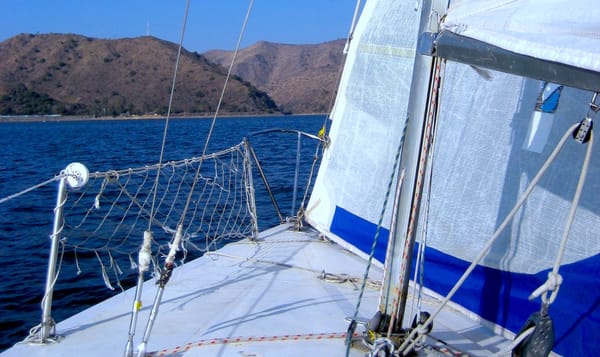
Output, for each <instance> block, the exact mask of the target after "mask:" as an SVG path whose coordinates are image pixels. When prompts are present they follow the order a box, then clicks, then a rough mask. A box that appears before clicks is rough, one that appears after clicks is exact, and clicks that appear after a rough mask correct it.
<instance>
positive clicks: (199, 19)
mask: <svg viewBox="0 0 600 357" xmlns="http://www.w3.org/2000/svg"><path fill="white" fill-rule="evenodd" d="M185 3H186V1H185V0H2V1H0V14H1V15H0V19H1V25H0V41H4V40H6V39H8V38H10V37H12V36H15V35H17V34H19V33H34V34H35V33H76V34H80V35H84V36H89V37H97V38H123V37H138V36H143V35H145V34H146V33H148V32H149V33H150V35H152V36H155V37H158V38H161V39H165V40H168V41H172V42H179V37H180V32H181V24H182V19H183V14H184V10H185ZM249 3H250V0H192V2H191V5H190V13H189V16H188V22H187V27H186V35H185V40H184V47H185V48H186V49H188V50H190V51H197V52H200V53H202V52H205V51H207V50H210V49H225V50H232V49H233V48H234V47H235V44H236V41H237V38H238V35H239V32H240V29H241V26H242V22H243V19H244V17H245V15H246V11H247V8H248V4H249ZM355 3H356V2H355V0H254V6H253V10H252V13H251V16H250V20H249V23H248V26H247V30H246V32H245V35H244V40H243V41H242V47H247V46H249V45H251V44H253V43H255V42H257V41H260V40H265V41H271V42H280V43H293V44H307V43H321V42H326V41H330V40H335V39H338V38H345V37H346V35H347V33H348V29H349V27H350V24H351V21H352V15H353V13H354V7H355Z"/></svg>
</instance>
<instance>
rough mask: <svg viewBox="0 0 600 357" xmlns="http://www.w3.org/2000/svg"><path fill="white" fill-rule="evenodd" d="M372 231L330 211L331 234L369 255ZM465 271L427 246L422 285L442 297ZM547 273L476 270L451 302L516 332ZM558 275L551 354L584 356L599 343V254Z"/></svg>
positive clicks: (381, 253)
mask: <svg viewBox="0 0 600 357" xmlns="http://www.w3.org/2000/svg"><path fill="white" fill-rule="evenodd" d="M376 229H377V225H376V224H374V223H371V222H369V221H367V220H365V219H363V218H360V217H358V216H357V215H355V214H352V213H351V212H349V211H347V210H345V209H343V208H341V207H336V210H335V213H334V216H333V221H332V223H331V227H330V230H331V232H333V233H335V234H336V235H338V236H339V237H341V238H343V239H344V240H346V241H347V242H348V243H350V244H352V245H353V246H355V247H357V248H358V249H360V250H361V251H363V252H365V253H366V254H369V253H370V251H371V245H372V243H373V237H374V235H375V230H376ZM388 236H389V230H387V229H383V228H382V230H381V232H380V236H379V239H378V241H377V246H376V249H375V258H376V259H377V260H379V261H382V262H383V259H385V249H386V245H387V240H388ZM415 252H417V247H415ZM415 254H416V253H415ZM414 261H416V256H415V259H413V262H414ZM468 266H469V262H466V261H464V260H461V259H458V258H456V257H452V256H450V255H447V254H444V253H442V252H440V251H438V250H436V249H433V248H429V247H428V248H426V252H425V274H424V278H425V286H427V287H428V288H430V289H432V290H434V291H436V292H437V293H439V294H441V295H446V294H447V293H448V292H449V291H450V289H452V287H453V285H454V283H455V282H456V281H457V280H458V279H459V278H460V277H461V276H462V274H463V273H464V271H465V270H466V269H467V267H468ZM413 269H414V266H413ZM548 271H550V269H548V270H544V271H542V272H539V273H537V274H533V275H530V274H520V273H512V272H508V271H502V270H499V269H493V268H487V267H483V266H477V267H476V268H475V269H474V270H473V272H472V273H471V275H470V276H469V278H468V279H467V280H466V281H465V284H464V285H463V286H462V287H461V288H460V289H459V290H458V292H457V294H456V295H455V296H454V298H453V299H452V300H453V301H454V302H456V303H458V304H459V305H461V306H464V307H465V308H467V309H468V310H470V311H473V312H475V313H477V314H478V315H480V316H481V317H483V318H485V319H486V320H488V321H492V322H494V323H496V324H498V325H500V326H503V327H505V328H508V329H509V330H511V331H513V332H515V333H516V332H518V331H519V330H520V329H521V327H522V325H523V324H524V323H525V321H526V320H527V318H528V317H529V315H531V313H533V312H535V311H539V309H540V298H537V299H536V300H534V301H533V302H531V301H529V300H528V297H529V294H531V292H532V291H534V290H535V289H537V288H538V287H539V286H540V285H542V284H543V283H544V282H545V281H546V279H547V276H548ZM560 274H561V275H562V276H563V283H562V286H561V287H560V291H559V292H558V296H557V298H556V301H555V302H554V303H553V304H552V305H551V306H550V310H549V313H550V316H551V317H552V319H553V321H554V331H555V338H556V341H555V347H554V349H553V350H554V351H555V352H557V353H559V354H561V355H565V356H586V355H589V353H590V352H591V351H589V350H586V349H585V346H588V348H589V346H591V345H592V344H594V343H596V341H600V289H598V281H599V280H600V254H599V255H596V256H594V257H591V258H588V259H584V260H581V261H579V262H577V263H573V264H566V265H563V266H561V268H560ZM434 323H435V322H434Z"/></svg>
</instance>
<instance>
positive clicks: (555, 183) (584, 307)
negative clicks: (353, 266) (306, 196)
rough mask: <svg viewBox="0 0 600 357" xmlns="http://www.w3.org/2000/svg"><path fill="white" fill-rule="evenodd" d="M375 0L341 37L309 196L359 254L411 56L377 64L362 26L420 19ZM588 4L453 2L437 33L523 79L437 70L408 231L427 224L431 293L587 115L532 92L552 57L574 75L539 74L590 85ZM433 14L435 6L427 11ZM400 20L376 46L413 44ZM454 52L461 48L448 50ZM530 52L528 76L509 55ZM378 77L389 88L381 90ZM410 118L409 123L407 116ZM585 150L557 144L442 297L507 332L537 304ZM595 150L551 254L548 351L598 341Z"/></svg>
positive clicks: (401, 110)
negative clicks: (426, 148)
mask: <svg viewBox="0 0 600 357" xmlns="http://www.w3.org/2000/svg"><path fill="white" fill-rule="evenodd" d="M382 3H384V1H380V2H376V4H374V3H373V2H371V3H370V4H368V5H367V7H366V8H365V11H364V14H363V20H365V18H370V19H371V24H370V25H367V24H364V23H360V24H359V27H358V28H357V31H356V36H355V38H354V41H353V43H352V45H351V47H350V53H349V55H348V59H347V63H346V71H345V75H344V77H343V81H342V85H341V87H340V88H341V89H340V92H339V94H338V100H337V102H336V106H335V110H334V112H333V116H332V120H333V123H332V128H331V146H330V148H329V149H328V150H327V151H326V152H325V156H324V158H323V164H322V167H321V170H320V172H319V177H318V179H317V182H316V184H315V189H314V191H313V195H312V198H311V201H310V203H309V205H308V220H309V222H310V223H312V224H314V225H315V226H317V227H318V228H319V229H320V230H322V231H323V232H325V233H327V234H328V235H329V236H330V237H333V238H334V239H337V240H341V241H345V242H346V244H348V245H352V246H354V247H356V248H357V250H359V251H362V252H363V253H364V254H369V251H370V249H371V243H372V241H373V237H374V233H375V226H376V224H377V222H378V220H379V218H380V217H379V215H380V211H381V207H382V204H383V203H382V202H383V200H384V198H385V195H386V190H387V189H388V183H389V175H390V174H391V167H392V164H393V161H394V157H395V153H396V149H397V147H398V143H399V142H400V140H401V138H402V136H403V129H404V125H405V122H404V118H405V117H406V112H407V98H408V97H407V92H408V91H409V89H410V87H411V83H410V81H411V79H410V78H411V73H412V67H411V66H412V63H413V60H412V59H411V58H402V59H400V58H398V57H394V58H393V62H392V61H391V59H392V57H386V56H380V57H379V58H378V59H377V60H375V58H376V56H375V55H374V54H372V53H366V51H364V49H365V48H367V49H371V48H381V47H377V46H372V45H371V44H372V43H373V42H375V43H379V42H377V41H381V40H380V38H378V37H376V36H375V35H374V34H373V33H372V32H371V31H374V30H375V29H377V30H381V29H382V28H383V27H384V25H385V24H386V23H387V22H386V21H385V20H381V19H378V18H377V16H378V14H379V16H382V19H389V17H391V16H393V14H396V13H398V14H401V15H402V16H409V15H411V17H410V18H411V19H412V20H411V21H414V28H417V17H418V16H417V13H412V14H411V12H410V11H409V10H410V9H409V8H410V6H409V5H407V4H405V5H402V4H397V3H392V2H390V3H388V4H387V5H389V6H390V7H391V8H392V9H393V10H391V11H390V10H389V9H388V10H385V11H383V10H382V12H381V13H378V11H377V10H379V9H380V8H379V6H381V5H382ZM401 7H404V10H403V11H400V8H401ZM597 8H598V7H597V6H594V4H592V3H591V2H590V1H583V0H578V1H575V2H569V3H564V2H557V1H550V2H547V1H543V2H542V1H455V2H452V3H451V6H450V9H449V11H448V14H447V16H446V18H445V20H444V21H443V22H442V27H441V28H442V30H445V31H451V32H454V33H455V34H457V35H459V36H461V38H462V37H463V36H466V37H468V38H472V39H475V40H477V41H480V42H481V43H483V44H484V45H486V46H488V45H489V46H496V47H499V48H500V49H503V50H506V51H507V52H506V53H504V54H502V55H503V56H505V57H502V58H501V63H491V68H495V69H500V70H502V71H505V70H506V71H509V72H510V71H512V70H513V68H512V67H517V68H518V70H517V71H516V72H514V73H517V74H520V75H523V74H524V75H525V77H521V76H517V75H514V74H506V73H502V72H496V71H493V70H488V69H486V68H480V67H477V66H473V65H465V64H459V63H456V62H452V61H448V63H447V65H446V66H445V70H444V75H443V86H442V91H441V107H440V108H439V119H438V126H437V128H436V139H435V152H434V160H433V164H432V165H433V166H432V170H433V171H432V172H433V173H432V182H431V189H430V190H429V192H426V194H428V196H426V197H427V200H428V202H427V204H425V203H423V204H422V206H423V207H425V208H428V211H427V213H428V215H427V216H425V215H424V212H423V211H422V212H421V220H420V228H419V230H418V231H424V232H425V235H423V236H420V237H419V239H421V240H424V237H426V238H427V243H426V244H427V249H426V253H425V255H426V260H425V264H424V266H425V285H426V286H427V287H429V288H431V289H433V290H435V291H436V292H438V293H440V294H442V295H444V294H446V293H448V291H450V289H451V288H452V286H453V284H454V283H455V282H456V281H457V280H458V279H459V278H460V276H461V275H462V274H463V272H464V271H465V270H466V269H467V267H468V265H469V264H470V262H471V261H473V260H474V259H475V257H476V256H477V255H478V254H479V252H480V251H481V250H482V249H483V248H484V246H485V244H486V242H487V241H488V239H490V238H491V237H492V235H493V234H494V232H495V230H496V229H497V228H498V226H499V225H500V223H501V222H502V221H503V219H504V218H505V216H506V215H507V214H508V213H509V211H510V210H511V209H512V207H513V206H514V204H515V203H516V202H517V200H518V198H519V196H520V195H521V194H522V193H523V192H524V190H525V188H526V186H527V185H528V184H529V183H530V182H531V180H532V179H533V177H534V176H535V174H536V173H537V172H538V170H539V169H540V168H541V166H542V164H543V163H544V161H545V160H546V159H547V158H548V156H549V154H550V152H552V150H553V149H554V147H555V146H556V145H557V144H558V141H559V140H560V138H561V137H562V136H563V134H564V132H565V130H567V128H569V127H571V126H572V125H573V124H576V123H578V122H579V121H580V120H581V119H583V117H585V116H586V115H587V114H588V111H589V105H588V103H589V101H590V99H591V97H592V94H591V93H590V92H587V91H585V90H580V89H574V88H568V87H565V88H564V89H563V88H562V86H560V88H561V90H560V91H559V92H558V94H557V95H556V96H555V97H554V98H553V100H556V103H554V105H553V108H552V109H551V110H548V111H546V112H540V108H539V105H540V103H539V100H540V98H544V99H546V97H545V96H544V94H543V91H544V88H546V86H545V85H544V83H543V82H540V81H539V80H536V79H543V76H545V75H547V74H548V73H550V74H553V72H554V69H553V66H554V65H555V64H558V65H559V66H561V68H560V71H563V70H565V69H566V70H567V71H571V70H575V72H576V76H571V75H570V74H571V72H562V73H563V74H561V73H559V75H558V76H557V77H551V79H554V78H558V79H567V80H568V81H569V82H568V84H570V85H573V86H575V87H577V84H578V83H577V82H578V81H579V80H582V81H584V82H585V84H582V86H581V88H587V89H591V88H594V89H595V90H597V89H596V88H598V87H597V84H594V82H595V81H594V80H590V79H589V78H585V76H586V75H587V74H590V75H591V76H597V75H598V73H597V72H598V71H600V43H599V40H600V38H599V37H598V35H597V34H598V33H600V22H598V20H597V19H598V18H600V16H599V15H598V10H597ZM435 15H438V16H440V14H432V15H431V16H435ZM440 17H441V16H440ZM399 28H402V29H404V28H406V27H401V25H398V24H395V30H393V31H392V32H393V33H394V35H395V37H393V36H392V37H391V38H390V42H389V43H388V45H387V46H394V48H398V49H400V48H402V49H403V50H402V51H400V53H402V54H407V55H408V54H409V53H410V49H412V48H414V46H415V42H414V35H415V34H414V33H412V32H411V31H408V32H405V31H404V30H402V31H399V30H398V29H399ZM431 31H433V32H435V31H436V29H432V30H431ZM369 41H370V42H369ZM440 42H442V41H440ZM453 50H454V49H453ZM484 51H485V50H484ZM391 52H393V51H388V53H391ZM475 53H476V52H475ZM486 53H487V54H486ZM513 55H514V56H522V57H515V58H516V59H515V60H514V61H515V62H513V63H511V60H512V59H511V58H512V56H513ZM523 56H524V57H523ZM409 57H410V56H409ZM467 57H468V56H467ZM474 57H475V59H476V60H477V61H481V60H483V61H484V62H485V61H488V60H489V62H493V60H495V58H492V57H493V55H491V54H489V52H482V53H481V54H477V53H476V54H475V56H474ZM477 57H479V58H477ZM455 58H461V57H460V55H457V57H452V58H451V59H455ZM490 58H491V59H490ZM506 58H508V60H505V59H506ZM528 58H534V59H535V60H539V61H542V62H540V63H542V64H543V66H544V68H543V69H542V70H541V71H540V72H537V70H538V69H537V68H534V67H535V66H537V62H531V63H534V64H533V65H531V64H530V63H528V64H526V65H524V66H521V67H520V64H519V61H521V60H523V59H525V60H528ZM387 59H390V61H387ZM502 61H503V62H502ZM476 63H477V64H479V63H480V62H476ZM514 63H516V65H515V64H514ZM546 63H548V66H547V67H546ZM377 66H381V67H377ZM529 69H532V70H534V72H535V73H532V74H531V77H533V78H536V79H531V78H527V73H526V72H527V71H528V70H529ZM564 73H567V74H566V75H565V74H564ZM423 81H424V82H426V81H427V78H423ZM386 82H387V84H384V83H386ZM590 83H591V84H590ZM384 85H385V86H388V89H386V90H384V89H383V87H382V86H384ZM550 87H551V88H555V89H556V88H558V87H559V86H555V85H552V86H550ZM536 106H537V107H536ZM415 119H416V120H420V118H411V120H415ZM541 120H545V122H543V123H541V122H540V121H541ZM585 150H586V147H585V146H582V145H580V144H575V143H567V145H566V147H565V148H564V149H563V150H562V151H561V153H560V155H559V157H558V158H557V159H556V161H555V162H554V163H553V164H552V166H551V168H550V169H549V171H548V172H547V173H546V174H545V176H544V177H543V179H542V180H541V181H540V184H539V185H538V187H537V188H536V189H534V191H533V193H532V194H531V196H530V197H529V199H528V200H527V201H526V203H525V205H524V207H523V208H521V210H519V211H518V214H517V216H516V218H515V219H514V220H513V221H512V222H511V224H510V225H509V227H508V228H507V230H506V231H505V232H504V233H503V235H501V236H500V238H499V239H498V240H497V241H496V242H495V243H494V244H493V245H492V248H491V250H490V251H489V253H487V255H486V256H485V257H484V259H483V260H482V262H481V263H480V264H479V265H478V266H477V267H476V268H475V270H474V272H473V274H472V276H471V277H470V278H469V279H467V281H466V283H465V286H463V287H462V288H461V289H460V290H459V291H458V293H457V294H456V295H455V296H454V298H453V301H455V302H457V303H459V304H461V305H462V306H464V307H466V308H467V309H468V310H470V311H472V312H474V313H475V315H477V316H479V317H480V318H481V319H483V320H488V321H491V322H492V323H494V324H496V325H498V326H500V327H502V328H505V329H507V330H510V331H512V332H513V333H517V332H518V331H519V329H520V328H521V327H522V326H523V324H524V323H525V321H526V320H527V318H528V316H529V315H530V314H531V313H533V312H535V311H539V310H540V302H539V298H538V299H537V300H534V301H529V300H528V296H529V295H530V294H531V293H532V292H533V291H534V290H535V289H537V288H538V287H539V286H540V285H542V284H543V283H544V282H545V281H546V279H547V274H548V272H549V271H551V270H552V267H553V265H554V264H555V261H556V260H557V257H558V255H559V253H558V252H559V248H560V247H559V246H560V240H561V234H562V232H563V230H564V227H565V225H566V220H567V219H568V213H569V209H570V205H571V201H572V199H573V194H574V191H575V187H576V184H577V181H578V179H579V170H580V167H581V165H582V161H583V157H584V154H585ZM598 153H599V149H598V148H597V147H596V148H595V149H594V152H593V154H592V157H593V159H592V163H591V169H590V173H589V174H588V175H589V178H588V181H587V182H586V186H585V189H584V192H583V196H582V197H583V198H582V200H581V202H580V204H579V208H578V210H577V214H576V216H575V218H574V222H573V225H572V229H571V231H570V239H569V241H568V244H567V249H566V252H565V254H564V256H563V257H562V261H561V263H562V267H561V269H560V273H561V275H562V276H563V278H564V282H563V287H562V288H561V289H560V291H559V293H558V298H557V300H556V301H555V302H554V303H553V304H552V306H551V308H550V314H551V316H553V317H554V321H555V329H556V344H555V349H554V350H555V351H556V352H558V353H560V354H567V355H569V354H572V353H575V354H576V355H583V354H586V353H588V352H589V351H590V345H589V343H588V342H582V341H588V340H589V341H596V340H598V339H600V335H599V332H597V331H600V324H598V323H597V321H600V312H598V310H599V309H598V301H600V286H599V285H598V282H597V272H598V271H600V243H598V240H597V239H596V233H595V230H596V228H595V227H598V226H599V225H600V204H599V203H598V202H597V200H594V198H593V197H594V193H595V192H598V190H599V189H600V187H599V186H600V183H599V182H598V180H595V179H594V177H595V175H594V173H597V172H599V171H600V161H598V158H597V157H598ZM426 191H427V189H426ZM403 194H405V193H403ZM400 210H401V211H402V210H404V212H401V213H400V215H402V214H408V211H409V209H407V207H401V208H400ZM390 213H391V209H390V208H389V207H388V208H387V210H386V216H385V219H384V220H383V222H384V228H386V229H387V228H389V221H390V219H389V214H390ZM403 229H405V228H400V230H403ZM387 236H388V231H387V230H384V234H383V235H382V237H380V239H379V244H378V245H377V250H376V252H375V257H376V258H377V259H379V260H382V259H383V256H384V254H383V252H384V251H385V246H386V243H387Z"/></svg>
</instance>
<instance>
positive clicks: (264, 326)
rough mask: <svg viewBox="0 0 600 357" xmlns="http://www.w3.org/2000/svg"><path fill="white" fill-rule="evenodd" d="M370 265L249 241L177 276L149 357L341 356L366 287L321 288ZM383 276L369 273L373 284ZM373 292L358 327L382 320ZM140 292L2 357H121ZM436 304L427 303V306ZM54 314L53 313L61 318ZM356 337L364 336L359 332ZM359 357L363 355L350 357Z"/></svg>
mask: <svg viewBox="0 0 600 357" xmlns="http://www.w3.org/2000/svg"><path fill="white" fill-rule="evenodd" d="M365 265H366V262H365V261H364V260H363V259H361V258H359V257H357V256H355V255H353V254H351V253H349V252H347V251H345V250H343V249H342V248H341V247H339V246H338V245H335V244H333V243H329V242H326V241H323V240H320V239H319V238H318V234H317V233H316V232H313V231H310V232H294V231H292V230H290V229H288V227H287V226H279V227H276V228H273V229H271V230H268V231H266V232H264V233H263V234H262V235H261V237H260V239H259V240H258V241H257V242H252V241H247V240H243V241H240V242H237V243H232V244H229V245H227V246H226V247H224V248H222V249H220V250H219V251H217V252H214V253H210V254H208V255H205V256H204V257H202V258H199V259H196V260H194V261H191V262H189V263H187V264H185V265H183V266H181V267H178V268H177V269H176V270H175V271H174V274H173V277H172V278H171V281H170V282H169V283H168V285H167V288H166V289H165V293H164V296H163V300H162V304H161V306H160V311H159V314H158V317H157V320H156V323H155V325H154V328H153V330H152V334H151V337H150V340H149V343H148V348H147V351H149V352H155V354H154V355H160V356H162V355H174V356H186V357H188V356H237V357H239V356H281V355H285V356H343V355H344V353H345V346H344V334H345V332H346V329H347V327H348V321H347V319H346V318H347V317H349V316H352V315H353V313H354V309H355V306H356V301H357V297H358V294H359V288H360V284H353V283H350V282H343V283H340V282H333V281H328V280H324V279H321V278H320V276H321V272H323V271H325V272H327V273H332V274H347V275H348V276H350V277H356V278H361V277H362V275H363V274H364V269H365ZM381 275H382V272H381V270H380V269H378V268H376V267H373V268H372V269H371V278H372V279H376V280H380V279H381ZM155 292H156V286H155V285H154V282H153V281H150V282H147V283H146V284H145V286H144V290H143V299H142V301H143V303H144V307H143V309H142V310H141V312H140V315H139V320H138V324H137V332H136V336H135V342H134V345H135V346H137V344H138V343H139V342H140V340H141V338H142V335H143V332H144V329H145V325H146V321H147V319H148V315H149V310H150V307H151V304H152V300H153V299H154V294H155ZM378 297H379V291H378V289H377V288H376V287H372V286H371V287H368V288H367V290H366V292H365V295H364V300H363V302H362V304H361V313H360V315H359V317H360V318H361V319H362V320H365V319H369V318H370V317H371V316H372V315H373V314H374V312H375V311H376V307H377V302H378ZM133 298H134V290H128V291H126V292H125V293H123V294H119V295H117V296H115V297H113V298H111V299H109V300H107V301H105V302H103V303H101V304H98V305H96V306H94V307H92V308H90V309H88V310H85V311H83V312H81V313H79V314H77V315H75V316H73V317H71V318H69V319H67V320H65V321H62V322H60V323H59V324H58V325H57V332H58V334H59V335H62V336H64V338H63V339H62V340H61V341H60V342H59V343H55V344H50V345H29V344H25V343H21V344H17V345H15V346H14V347H13V348H11V349H9V350H7V351H5V352H4V353H3V354H2V355H3V356H76V355H82V354H84V355H87V356H103V357H107V356H121V355H123V352H124V349H125V344H126V342H127V336H128V329H129V320H130V311H131V305H132V301H133ZM432 302H434V300H433V299H431V298H430V299H428V303H432ZM59 308H60V307H59V306H55V307H54V309H59ZM358 330H362V328H361V327H360V326H359V328H358ZM433 335H434V336H435V337H436V338H439V339H441V340H443V341H445V342H446V343H448V344H449V345H450V346H453V347H454V348H457V349H460V350H463V351H469V354H470V355H482V356H485V355H489V354H490V351H491V352H497V351H498V350H499V345H500V344H505V343H506V341H505V340H504V339H502V338H500V337H498V336H495V335H494V334H492V333H491V332H490V331H489V330H488V329H486V328H483V327H481V326H480V325H478V324H475V323H473V322H472V321H471V320H469V319H467V318H465V317H463V316H462V315H459V314H457V313H456V311H453V310H447V311H444V312H442V314H441V315H440V319H439V321H436V323H435V325H434V332H433ZM352 355H353V356H364V355H365V350H360V349H353V351H352Z"/></svg>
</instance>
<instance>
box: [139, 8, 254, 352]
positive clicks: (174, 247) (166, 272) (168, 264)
mask: <svg viewBox="0 0 600 357" xmlns="http://www.w3.org/2000/svg"><path fill="white" fill-rule="evenodd" d="M253 4H254V1H253V0H250V4H249V6H248V10H247V12H246V17H245V18H244V23H243V25H242V29H241V31H240V35H239V37H238V41H237V44H236V47H235V51H234V53H233V57H232V59H231V64H230V66H229V69H228V71H227V76H226V78H225V83H224V84H223V89H222V91H221V95H220V97H219V102H218V104H217V108H216V110H215V114H214V116H213V119H212V121H211V125H210V129H209V131H208V135H207V137H206V141H205V142H204V148H203V150H202V154H201V156H200V157H201V158H203V157H204V155H206V152H207V151H208V144H209V142H210V139H211V137H212V133H213V130H214V127H215V123H216V120H217V116H218V114H219V110H220V108H221V105H222V103H223V98H224V96H225V91H226V89H227V84H228V82H229V79H230V77H231V73H232V69H233V65H234V63H235V60H236V57H237V53H238V51H239V48H240V44H241V41H242V38H243V34H244V32H245V29H246V25H247V23H248V19H249V17H250V12H251V10H252V6H253ZM188 8H189V0H188V1H187V3H186V14H185V17H184V25H183V29H182V35H181V38H182V41H183V32H184V30H185V23H186V22H187V12H188ZM173 81H175V80H173ZM202 164H203V160H200V162H199V163H198V167H197V168H196V174H195V176H194V180H193V181H192V185H191V188H190V191H189V194H188V195H187V199H186V201H185V205H184V207H183V211H182V213H181V216H180V218H179V223H178V224H177V228H176V233H175V236H174V238H173V240H172V242H171V243H170V249H169V253H168V255H167V257H166V259H165V264H164V267H163V269H162V271H161V276H160V279H159V288H158V290H157V293H156V296H155V299H154V303H153V305H152V310H151V314H150V316H149V319H148V323H147V325H146V330H145V333H144V338H143V340H142V342H141V344H140V346H139V348H138V355H139V356H143V355H144V354H145V352H146V345H147V342H148V339H149V338H150V333H151V331H152V326H153V324H154V318H155V316H156V315H157V314H158V306H159V305H160V303H161V299H162V295H163V292H164V289H165V286H166V284H167V282H168V281H169V279H170V277H171V273H172V271H173V268H174V264H173V261H174V260H175V254H176V253H177V251H178V250H179V244H180V243H181V240H182V236H183V225H184V222H185V219H186V217H187V213H188V210H189V208H190V203H191V202H192V197H193V192H194V189H195V187H196V183H197V182H198V179H199V178H200V176H201V175H200V170H201V168H202ZM157 181H158V179H157ZM140 288H141V287H140Z"/></svg>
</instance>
